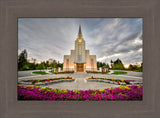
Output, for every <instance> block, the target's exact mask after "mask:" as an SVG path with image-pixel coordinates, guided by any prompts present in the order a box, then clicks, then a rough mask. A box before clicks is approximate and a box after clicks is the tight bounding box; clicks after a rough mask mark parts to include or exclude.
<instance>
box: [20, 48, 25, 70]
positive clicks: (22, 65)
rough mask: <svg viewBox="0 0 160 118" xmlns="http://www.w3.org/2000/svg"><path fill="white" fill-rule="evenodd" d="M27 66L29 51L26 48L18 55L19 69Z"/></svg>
mask: <svg viewBox="0 0 160 118" xmlns="http://www.w3.org/2000/svg"><path fill="white" fill-rule="evenodd" d="M25 68H27V51H26V49H24V50H23V51H22V52H21V53H20V54H19V56H18V70H23V69H25Z"/></svg>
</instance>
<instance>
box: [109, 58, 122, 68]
mask: <svg viewBox="0 0 160 118" xmlns="http://www.w3.org/2000/svg"><path fill="white" fill-rule="evenodd" d="M112 66H113V67H112V68H113V69H118V70H123V69H124V65H123V63H122V61H121V60H120V59H119V58H118V59H117V60H116V61H114V62H113V65H112Z"/></svg>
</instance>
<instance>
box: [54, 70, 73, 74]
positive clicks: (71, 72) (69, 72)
mask: <svg viewBox="0 0 160 118" xmlns="http://www.w3.org/2000/svg"><path fill="white" fill-rule="evenodd" d="M73 73H74V71H62V72H54V74H73Z"/></svg>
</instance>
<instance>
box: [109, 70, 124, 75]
mask: <svg viewBox="0 0 160 118" xmlns="http://www.w3.org/2000/svg"><path fill="white" fill-rule="evenodd" d="M112 74H115V75H119V74H127V72H124V71H114V72H113V73H112Z"/></svg>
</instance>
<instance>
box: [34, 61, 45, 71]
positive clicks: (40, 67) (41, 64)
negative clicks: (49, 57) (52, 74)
mask: <svg viewBox="0 0 160 118" xmlns="http://www.w3.org/2000/svg"><path fill="white" fill-rule="evenodd" d="M44 68H45V66H44V63H43V62H42V63H40V64H39V65H38V66H37V68H36V69H39V70H40V71H41V70H42V69H44Z"/></svg>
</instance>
